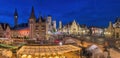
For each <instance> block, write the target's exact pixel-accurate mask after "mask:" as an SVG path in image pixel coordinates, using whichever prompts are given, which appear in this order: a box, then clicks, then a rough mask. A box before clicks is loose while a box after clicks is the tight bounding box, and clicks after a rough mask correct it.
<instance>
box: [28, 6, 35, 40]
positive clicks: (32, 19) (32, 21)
mask: <svg viewBox="0 0 120 58" xmlns="http://www.w3.org/2000/svg"><path fill="white" fill-rule="evenodd" d="M35 23H36V18H35V13H34V7H32V11H31V15H30V18H29V30H30V33H29V38H30V39H33V38H35Z"/></svg>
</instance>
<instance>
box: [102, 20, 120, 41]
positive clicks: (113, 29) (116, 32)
mask: <svg viewBox="0 0 120 58" xmlns="http://www.w3.org/2000/svg"><path fill="white" fill-rule="evenodd" d="M104 35H105V37H106V38H116V39H118V38H120V18H117V19H116V21H115V23H114V24H112V22H109V26H108V28H106V29H105V32H104Z"/></svg>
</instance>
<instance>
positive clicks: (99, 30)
mask: <svg viewBox="0 0 120 58" xmlns="http://www.w3.org/2000/svg"><path fill="white" fill-rule="evenodd" d="M90 32H91V35H92V36H103V34H104V29H103V28H99V27H91V28H90Z"/></svg>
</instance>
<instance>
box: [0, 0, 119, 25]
mask: <svg viewBox="0 0 120 58" xmlns="http://www.w3.org/2000/svg"><path fill="white" fill-rule="evenodd" d="M32 6H34V10H35V15H36V18H38V16H39V15H42V16H47V15H51V16H52V19H53V20H56V21H57V24H58V21H60V20H61V21H62V22H63V24H67V23H69V22H72V21H73V20H76V21H77V23H79V24H86V25H87V26H98V27H107V26H108V22H109V21H112V22H113V23H114V21H115V20H116V17H119V16H120V0H0V23H9V24H10V25H11V26H14V11H15V8H17V11H18V15H19V18H18V21H19V22H18V23H19V24H20V23H26V22H28V19H29V17H30V13H31V8H32Z"/></svg>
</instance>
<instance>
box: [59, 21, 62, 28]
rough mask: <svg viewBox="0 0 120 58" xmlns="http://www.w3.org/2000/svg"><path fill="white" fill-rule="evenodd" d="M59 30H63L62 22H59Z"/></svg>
mask: <svg viewBox="0 0 120 58" xmlns="http://www.w3.org/2000/svg"><path fill="white" fill-rule="evenodd" d="M59 29H62V22H61V21H59Z"/></svg>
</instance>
